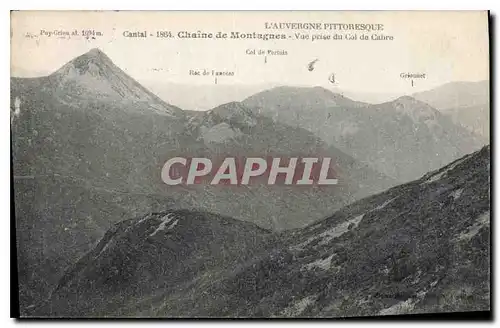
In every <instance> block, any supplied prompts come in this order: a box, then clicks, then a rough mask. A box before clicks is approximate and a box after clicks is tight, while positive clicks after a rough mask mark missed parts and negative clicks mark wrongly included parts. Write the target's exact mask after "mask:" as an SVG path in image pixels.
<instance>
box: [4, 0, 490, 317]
mask: <svg viewBox="0 0 500 328" xmlns="http://www.w3.org/2000/svg"><path fill="white" fill-rule="evenodd" d="M499 3H500V1H498V0H496V1H493V0H491V1H482V0H473V1H471V0H468V1H465V0H464V1H457V0H455V1H450V2H438V1H436V0H419V1H415V2H404V1H384V0H377V1H370V0H365V1H360V0H357V1H354V0H349V1H344V2H342V3H340V2H338V1H335V2H333V1H325V0H301V1H298V0H288V1H282V2H276V1H275V2H272V1H269V0H251V1H245V2H238V1H234V0H233V1H222V0H209V1H206V0H205V1H203V0H198V1H191V0H181V1H176V2H175V3H172V2H169V3H162V2H160V1H152V0H135V1H133V0H120V1H116V2H115V1H108V2H105V3H104V1H103V0H83V1H79V2H70V1H67V0H65V1H63V0H59V1H57V0H45V1H34V0H31V1H28V0H17V1H15V2H14V3H10V6H11V7H10V8H5V10H2V11H1V12H0V13H1V16H0V17H1V18H2V19H1V20H0V22H1V24H2V25H3V26H2V27H3V28H2V31H3V33H1V34H0V38H1V42H2V44H3V45H4V47H3V49H4V51H2V52H1V53H0V54H1V59H2V60H1V61H2V66H1V75H0V76H1V77H2V82H3V85H2V86H1V87H0V93H1V96H2V97H1V99H2V102H3V106H2V110H1V111H0V124H1V128H0V133H1V134H2V135H1V137H0V143H1V146H0V149H1V155H2V158H1V161H0V165H1V168H2V170H1V171H2V172H4V173H3V175H2V176H1V179H2V180H0V185H1V186H2V189H1V207H0V208H1V209H2V210H3V212H4V213H5V214H7V212H8V211H9V212H10V177H9V176H8V175H7V171H8V169H9V167H10V157H9V152H8V150H9V149H10V141H9V140H10V135H9V129H10V118H9V116H10V113H9V110H8V107H9V99H10V97H9V90H10V89H9V87H10V51H9V50H8V49H10V33H9V31H10V20H9V15H10V14H9V10H10V9H14V10H118V9H119V10H487V9H489V10H491V11H492V14H494V15H495V14H496V15H500V9H499ZM4 5H7V2H5V1H4V2H2V4H1V6H2V7H3V6H4ZM499 24H500V22H499V21H498V18H497V19H496V25H495V31H494V32H495V33H494V35H495V36H497V35H498V25H499ZM497 58H498V51H496V53H495V58H494V59H493V60H494V61H495V62H497V60H496V59H497ZM496 76H497V74H496V70H495V72H492V75H491V77H490V79H491V80H493V81H496ZM491 93H492V94H495V95H498V85H497V84H495V88H494V90H491ZM495 99H496V103H495V105H497V104H498V97H495ZM496 107H498V106H495V108H493V109H492V110H493V111H495V112H496V109H497V108H496ZM495 117H496V118H495V126H498V120H499V118H498V115H495ZM495 134H496V133H495ZM495 144H496V143H495ZM495 148H496V147H495ZM492 150H493V149H492ZM493 151H494V153H495V154H496V149H495V150H493ZM494 163H495V167H494V169H495V172H496V173H497V174H499V173H498V172H500V171H499V170H498V165H497V164H498V163H497V161H496V158H494ZM9 174H10V171H9ZM499 197H500V196H499V195H498V194H497V193H495V199H494V201H495V203H496V201H497V200H498V198H499ZM494 213H495V214H496V213H497V211H494ZM3 220H4V221H3V222H4V225H5V227H4V228H3V229H0V230H1V233H2V236H1V238H0V240H1V242H2V244H1V245H0V250H1V252H2V256H1V259H3V260H4V263H10V230H9V229H8V228H7V226H8V224H7V223H6V222H7V221H9V222H10V216H7V215H5V216H4V218H3ZM492 220H495V221H496V216H495V217H492ZM499 225H500V224H499V223H496V224H494V228H495V231H494V236H495V237H496V236H498V235H499V234H498V229H499V228H498V227H499ZM493 240H495V238H493ZM494 244H495V250H494V254H495V258H494V264H495V268H496V267H497V266H496V264H497V263H498V254H499V252H498V245H499V244H500V242H499V241H498V240H497V241H496V242H495V243H494ZM9 266H10V264H9ZM494 272H497V270H496V269H495V270H494ZM0 274H1V277H0V281H1V283H2V289H1V292H2V293H1V296H2V297H1V303H0V309H1V310H2V312H3V313H2V314H1V317H0V318H1V319H2V326H3V324H6V325H8V326H11V325H14V324H23V325H24V324H30V322H22V323H19V322H16V321H14V320H12V319H9V318H10V272H9V270H8V269H7V265H5V266H4V270H1V271H0ZM495 282H496V283H498V281H495ZM494 286H496V284H494V285H493V287H494ZM495 296H496V295H495ZM496 299H497V297H495V301H493V300H492V301H493V302H492V304H493V305H494V306H495V308H494V309H493V310H494V313H496V314H497V315H498V302H497V301H496ZM89 323H90V322H85V321H81V322H72V324H73V325H86V324H89ZM197 323H201V322H184V323H182V322H167V321H165V322H155V323H154V324H156V325H158V324H161V325H165V324H168V325H169V326H179V325H182V326H184V327H185V326H191V325H194V324H197ZM42 324H43V325H45V326H56V325H59V324H61V322H43V323H42ZM92 324H93V325H96V326H98V327H102V326H107V325H109V324H114V325H116V324H125V325H131V324H132V325H134V326H144V327H145V326H146V324H152V323H149V322H140V323H133V322H122V321H119V322H114V323H110V322H92ZM205 324H209V325H219V324H229V325H234V324H245V325H248V326H262V325H266V326H267V325H276V324H278V325H290V324H292V325H304V326H305V325H308V326H309V325H313V324H333V325H336V324H350V325H353V326H361V325H364V324H365V323H359V322H358V323H352V322H349V321H347V322H342V321H331V322H305V321H301V322H291V321H285V322H283V321H282V322H251V321H250V322H238V323H237V322H234V321H229V322H212V323H210V322H208V323H206V322H205ZM368 324H370V325H373V324H376V325H380V324H382V325H386V324H390V325H400V324H401V322H394V323H390V322H380V323H379V322H377V321H373V322H369V323H368ZM416 324H417V325H422V326H423V325H425V326H429V327H431V326H438V325H439V326H442V325H444V326H451V325H456V324H460V323H459V322H451V323H439V322H421V323H416ZM471 324H474V325H477V323H471Z"/></svg>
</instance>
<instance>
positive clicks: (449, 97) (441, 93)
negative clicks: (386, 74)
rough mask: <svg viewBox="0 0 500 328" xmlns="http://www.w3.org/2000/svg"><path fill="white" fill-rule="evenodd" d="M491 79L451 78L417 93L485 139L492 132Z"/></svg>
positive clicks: (417, 95)
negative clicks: (472, 80) (459, 79)
mask: <svg viewBox="0 0 500 328" xmlns="http://www.w3.org/2000/svg"><path fill="white" fill-rule="evenodd" d="M489 84H490V82H489V81H479V82H451V83H447V84H445V85H442V86H440V87H437V88H434V89H431V90H428V91H423V92H419V93H416V94H414V95H413V97H415V98H416V99H418V100H420V101H423V102H426V103H428V104H429V105H431V106H432V107H434V108H436V109H438V110H439V111H440V112H441V113H443V114H444V115H446V116H448V117H450V118H451V119H452V120H453V122H454V123H455V124H460V125H462V126H464V127H465V128H467V129H468V130H469V131H472V132H474V133H476V134H478V135H480V136H482V137H483V138H484V139H486V140H487V139H489V136H490V92H489Z"/></svg>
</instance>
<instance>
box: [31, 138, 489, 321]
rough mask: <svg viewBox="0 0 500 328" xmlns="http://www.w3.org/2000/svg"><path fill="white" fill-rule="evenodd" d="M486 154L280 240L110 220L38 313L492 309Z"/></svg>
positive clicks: (185, 224)
mask: <svg viewBox="0 0 500 328" xmlns="http://www.w3.org/2000/svg"><path fill="white" fill-rule="evenodd" d="M489 190H490V147H489V146H487V147H484V148H483V149H482V150H480V151H478V152H476V153H473V154H471V155H467V156H465V157H463V158H461V159H459V160H457V161H455V162H453V163H451V164H449V165H447V166H445V167H443V168H442V169H440V170H438V171H435V172H431V173H429V174H427V175H425V176H424V177H422V178H421V179H420V180H417V181H414V182H411V183H408V184H405V185H401V186H397V187H394V188H392V189H390V190H388V191H386V192H384V193H381V194H378V195H375V196H372V197H368V198H365V199H363V200H360V201H358V202H356V203H354V204H352V205H349V206H347V207H345V208H344V209H342V210H340V211H338V212H336V213H335V214H334V215H333V216H331V217H329V218H327V219H325V220H323V221H321V222H320V223H316V224H314V225H311V226H308V227H306V228H303V229H297V230H293V231H289V232H286V233H283V234H280V235H274V234H271V233H270V232H269V231H267V230H264V229H261V228H258V227H257V226H255V225H253V224H251V223H245V222H242V221H237V220H233V219H229V218H225V217H221V216H218V215H213V214H207V213H194V212H189V211H169V212H165V213H155V214H150V215H147V216H145V217H142V218H137V219H133V220H126V221H122V222H120V223H117V224H116V225H115V226H114V227H113V228H112V229H111V230H109V231H108V232H107V233H106V235H105V236H104V237H103V238H102V240H101V241H100V242H99V244H98V245H97V246H96V247H95V248H94V249H93V250H92V251H90V252H89V253H87V254H86V255H85V256H84V257H83V258H82V259H80V261H78V263H76V264H75V265H74V266H73V268H72V269H71V270H69V271H68V272H67V273H66V274H65V276H64V277H63V278H62V280H61V281H60V283H59V285H58V287H57V288H56V290H55V291H54V292H53V293H52V296H51V298H50V299H48V300H47V302H46V303H45V304H44V305H43V306H39V307H37V308H35V309H34V311H33V313H32V314H31V315H35V316H44V315H49V316H93V317H95V316H132V317H141V316H145V317H221V316H224V317H226V316H227V317H296V316H298V317H340V316H366V315H390V314H406V313H429V312H450V311H472V310H489V309H490V299H489V295H490V271H489V268H490V248H489V247H490V246H489V245H490V195H489V193H490V191H489Z"/></svg>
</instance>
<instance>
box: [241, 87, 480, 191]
mask: <svg viewBox="0 0 500 328" xmlns="http://www.w3.org/2000/svg"><path fill="white" fill-rule="evenodd" d="M243 103H244V104H245V105H246V106H248V107H250V108H252V109H253V110H254V111H256V112H258V113H261V114H262V115H266V116H268V117H271V118H273V120H275V121H279V122H282V123H285V124H288V125H291V126H297V127H302V128H304V129H306V130H308V131H311V132H313V133H314V134H315V135H317V136H318V137H319V138H321V139H322V140H324V141H325V142H327V143H329V144H330V145H332V146H335V147H337V148H339V149H340V150H341V151H343V152H345V153H347V154H349V155H351V156H352V157H354V158H355V159H357V160H359V161H361V162H362V163H364V164H367V165H369V166H371V167H372V168H373V169H375V170H376V171H378V172H381V173H383V174H385V175H387V176H389V177H391V178H394V179H396V180H398V181H400V182H406V181H411V180H413V179H416V178H418V177H420V176H421V175H422V174H424V173H425V172H428V171H429V170H434V169H437V168H439V167H441V166H443V165H445V164H446V163H448V162H450V161H452V160H454V159H457V158H459V157H460V156H463V155H464V154H467V153H469V152H471V151H474V150H477V149H478V148H480V147H481V146H482V145H483V143H482V142H481V140H478V139H477V138H476V136H474V135H472V134H471V133H470V132H469V131H467V130H466V129H464V128H462V127H460V126H456V125H455V124H453V123H452V122H451V120H450V119H448V118H447V117H445V116H443V115H442V114H440V113H439V112H438V111H436V110H435V109H433V108H431V107H430V106H428V105H427V104H425V103H423V102H420V101H417V100H415V99H413V98H411V97H408V96H405V97H400V98H398V99H396V100H394V101H390V102H386V103H383V104H377V105H370V104H366V103H361V102H355V101H352V100H350V99H348V98H346V97H343V96H341V95H339V94H335V93H332V92H330V91H328V90H326V89H323V88H319V87H316V88H290V87H281V88H275V89H271V90H268V91H265V92H261V93H259V94H256V95H254V96H252V97H249V98H247V99H246V100H245V101H244V102H243Z"/></svg>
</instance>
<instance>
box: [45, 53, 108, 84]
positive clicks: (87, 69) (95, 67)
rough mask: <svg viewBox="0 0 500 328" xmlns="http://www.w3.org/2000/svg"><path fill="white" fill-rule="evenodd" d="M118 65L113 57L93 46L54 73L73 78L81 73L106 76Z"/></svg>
mask: <svg viewBox="0 0 500 328" xmlns="http://www.w3.org/2000/svg"><path fill="white" fill-rule="evenodd" d="M117 69H118V67H116V66H115V64H113V62H112V61H111V59H109V57H108V56H107V55H106V54H105V53H104V52H102V51H101V50H100V49H98V48H93V49H91V50H90V51H88V52H86V53H84V54H83V55H80V56H78V57H76V58H74V59H73V60H71V61H70V62H68V63H67V64H65V65H64V66H63V67H61V68H60V69H59V70H57V71H56V72H55V73H54V74H53V75H59V76H62V77H69V78H73V77H75V76H79V75H90V76H93V77H105V76H107V75H109V74H110V73H111V71H113V70H117Z"/></svg>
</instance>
